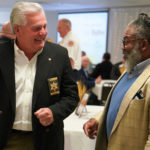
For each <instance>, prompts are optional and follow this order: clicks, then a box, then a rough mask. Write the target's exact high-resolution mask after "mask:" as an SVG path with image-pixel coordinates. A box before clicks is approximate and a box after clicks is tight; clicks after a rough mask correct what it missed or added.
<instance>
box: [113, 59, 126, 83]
mask: <svg viewBox="0 0 150 150" xmlns="http://www.w3.org/2000/svg"><path fill="white" fill-rule="evenodd" d="M124 64H125V60H124V58H123V57H122V60H121V61H120V62H118V63H116V64H114V65H113V67H112V71H111V79H113V80H117V79H118V78H119V77H120V75H121V74H122V73H123V72H124V71H125V65H124Z"/></svg>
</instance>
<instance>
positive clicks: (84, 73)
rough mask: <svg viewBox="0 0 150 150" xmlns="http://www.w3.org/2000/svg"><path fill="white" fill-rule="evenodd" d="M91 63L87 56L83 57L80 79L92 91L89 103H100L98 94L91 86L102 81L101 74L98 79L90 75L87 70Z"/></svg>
mask: <svg viewBox="0 0 150 150" xmlns="http://www.w3.org/2000/svg"><path fill="white" fill-rule="evenodd" d="M89 64H90V60H89V58H88V57H87V56H83V57H82V68H81V69H80V70H79V77H80V81H81V82H82V83H83V84H84V85H85V86H86V89H87V90H88V91H89V92H90V97H89V99H88V103H87V104H88V105H100V101H99V100H98V99H97V96H96V95H95V94H94V93H93V92H92V90H91V88H92V87H94V86H95V84H99V83H100V82H101V76H98V77H97V78H96V79H94V78H92V77H90V76H89V74H88V71H87V70H86V69H87V67H88V66H89Z"/></svg>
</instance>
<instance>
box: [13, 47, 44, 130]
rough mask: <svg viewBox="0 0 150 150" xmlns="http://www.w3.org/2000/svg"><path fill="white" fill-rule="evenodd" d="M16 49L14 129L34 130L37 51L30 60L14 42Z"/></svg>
mask: <svg viewBox="0 0 150 150" xmlns="http://www.w3.org/2000/svg"><path fill="white" fill-rule="evenodd" d="M14 50H15V84H16V114H15V121H14V124H13V129H17V130H24V131H32V121H31V120H32V94H33V86H34V79H35V73H36V61H37V56H38V55H39V53H41V51H42V50H41V51H39V52H38V53H36V54H35V55H34V57H33V58H32V59H31V60H30V61H29V60H28V58H27V57H26V56H25V54H24V52H23V51H21V50H19V48H18V46H17V45H16V44H14Z"/></svg>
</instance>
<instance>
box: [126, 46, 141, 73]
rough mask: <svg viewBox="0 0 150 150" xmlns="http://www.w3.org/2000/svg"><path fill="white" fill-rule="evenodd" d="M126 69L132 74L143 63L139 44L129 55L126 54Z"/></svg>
mask: <svg viewBox="0 0 150 150" xmlns="http://www.w3.org/2000/svg"><path fill="white" fill-rule="evenodd" d="M126 55H127V58H126V60H125V67H126V70H127V72H130V71H131V70H132V69H133V68H134V67H135V66H136V65H137V64H138V63H139V62H141V59H142V55H141V52H140V50H139V44H138V43H137V44H136V45H135V46H134V48H133V49H132V50H131V52H130V53H129V54H126Z"/></svg>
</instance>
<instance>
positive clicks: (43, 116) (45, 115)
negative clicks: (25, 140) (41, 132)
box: [34, 108, 54, 127]
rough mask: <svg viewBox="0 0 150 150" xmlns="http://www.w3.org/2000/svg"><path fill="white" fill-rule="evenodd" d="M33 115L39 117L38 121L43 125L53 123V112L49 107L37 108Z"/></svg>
mask: <svg viewBox="0 0 150 150" xmlns="http://www.w3.org/2000/svg"><path fill="white" fill-rule="evenodd" d="M34 115H35V116H36V117H37V118H38V119H39V121H40V123H41V124H42V125H43V126H45V127H46V126H49V125H50V124H51V123H53V121H54V118H53V113H52V111H51V110H50V109H49V108H40V109H39V110H37V111H36V112H35V113H34Z"/></svg>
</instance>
